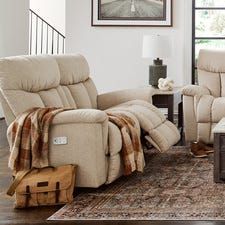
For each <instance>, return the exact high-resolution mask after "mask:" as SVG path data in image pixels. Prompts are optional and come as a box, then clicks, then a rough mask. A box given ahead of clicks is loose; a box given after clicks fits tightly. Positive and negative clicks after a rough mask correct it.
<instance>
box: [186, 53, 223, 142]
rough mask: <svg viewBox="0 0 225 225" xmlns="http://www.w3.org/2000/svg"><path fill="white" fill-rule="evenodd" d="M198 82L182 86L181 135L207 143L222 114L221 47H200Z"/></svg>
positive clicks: (210, 140)
mask: <svg viewBox="0 0 225 225" xmlns="http://www.w3.org/2000/svg"><path fill="white" fill-rule="evenodd" d="M198 83H199V85H188V86H186V87H185V88H184V89H183V95H184V97H183V104H184V130H185V139H186V141H203V142H205V143H206V144H209V143H213V133H212V129H213V128H214V127H215V125H216V124H217V123H218V122H219V121H220V120H221V119H222V118H223V117H225V51H215V50H201V51H200V53H199V58H198Z"/></svg>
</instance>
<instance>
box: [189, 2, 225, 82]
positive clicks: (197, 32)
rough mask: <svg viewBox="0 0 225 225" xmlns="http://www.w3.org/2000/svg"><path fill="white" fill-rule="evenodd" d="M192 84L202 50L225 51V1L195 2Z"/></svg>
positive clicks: (194, 80) (195, 79)
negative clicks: (222, 49)
mask: <svg viewBox="0 0 225 225" xmlns="http://www.w3.org/2000/svg"><path fill="white" fill-rule="evenodd" d="M192 33H193V43H192V83H193V84H195V83H197V82H198V81H197V70H196V66H197V59H198V54H199V50H200V49H221V48H224V49H225V0H193V32H192Z"/></svg>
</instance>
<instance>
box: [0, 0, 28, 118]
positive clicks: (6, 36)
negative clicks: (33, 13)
mask: <svg viewBox="0 0 225 225" xmlns="http://www.w3.org/2000/svg"><path fill="white" fill-rule="evenodd" d="M28 53H29V0H19V1H18V0H0V57H6V56H15V55H26V54H28ZM2 116H3V114H2V110H1V107H0V117H2Z"/></svg>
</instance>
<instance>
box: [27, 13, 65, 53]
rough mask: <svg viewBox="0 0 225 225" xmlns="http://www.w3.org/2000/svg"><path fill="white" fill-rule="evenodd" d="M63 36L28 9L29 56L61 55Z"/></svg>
mask: <svg viewBox="0 0 225 225" xmlns="http://www.w3.org/2000/svg"><path fill="white" fill-rule="evenodd" d="M64 51H65V36H64V35H63V34H62V33H60V32H59V31H58V30H57V29H55V28H54V27H53V26H52V25H50V24H49V23H48V22H47V21H45V20H44V19H43V18H41V17H40V16H39V15H38V14H37V13H35V12H34V11H33V10H31V9H30V54H31V55H37V54H63V53H64Z"/></svg>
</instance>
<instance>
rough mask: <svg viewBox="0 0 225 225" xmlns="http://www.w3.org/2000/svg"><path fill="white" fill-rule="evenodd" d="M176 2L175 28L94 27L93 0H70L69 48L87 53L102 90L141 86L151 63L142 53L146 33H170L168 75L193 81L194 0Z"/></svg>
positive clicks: (95, 78)
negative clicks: (171, 47)
mask: <svg viewBox="0 0 225 225" xmlns="http://www.w3.org/2000/svg"><path fill="white" fill-rule="evenodd" d="M173 6H174V17H173V19H174V26H173V27H172V28H152V27H145V28H141V27H91V1H84V0H67V1H66V52H67V53H81V54H83V55H85V57H86V58H87V60H88V62H89V64H90V68H91V72H92V77H93V78H94V81H95V83H96V85H97V88H98V90H99V91H100V92H105V91H111V90H118V89H123V88H132V87H140V86H144V85H146V84H148V65H149V64H151V61H149V60H146V59H142V57H141V51H142V37H143V35H144V34H164V35H169V36H172V38H173V42H174V52H173V57H171V58H170V59H168V60H165V63H167V64H168V76H170V77H172V78H173V79H174V80H175V83H176V85H182V84H184V83H187V82H190V78H191V74H189V73H190V68H191V64H190V65H189V62H188V61H190V59H191V55H190V48H191V33H190V32H191V0H174V1H173ZM188 70H189V71H188Z"/></svg>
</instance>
